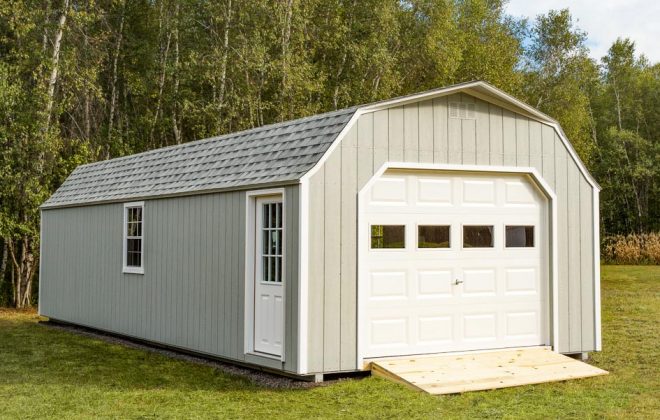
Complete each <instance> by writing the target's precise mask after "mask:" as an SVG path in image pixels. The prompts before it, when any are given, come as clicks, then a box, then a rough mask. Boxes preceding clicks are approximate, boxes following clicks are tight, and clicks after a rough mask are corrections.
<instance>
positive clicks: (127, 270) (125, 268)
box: [121, 201, 147, 274]
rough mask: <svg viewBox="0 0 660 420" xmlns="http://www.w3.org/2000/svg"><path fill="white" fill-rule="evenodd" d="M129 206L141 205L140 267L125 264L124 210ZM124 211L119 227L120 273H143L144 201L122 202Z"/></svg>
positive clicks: (125, 221) (125, 212) (126, 213)
mask: <svg viewBox="0 0 660 420" xmlns="http://www.w3.org/2000/svg"><path fill="white" fill-rule="evenodd" d="M129 207H141V208H142V222H141V223H142V241H141V242H140V253H141V255H140V262H141V266H140V267H129V266H127V265H126V243H127V241H126V223H127V222H128V219H127V217H128V212H127V211H126V209H127V208H129ZM122 211H123V212H124V216H123V224H122V227H121V230H122V256H121V260H122V269H121V271H122V273H124V274H144V262H145V255H144V242H145V237H146V231H145V229H144V226H145V220H146V218H147V217H146V214H145V211H144V201H133V202H130V203H124V208H123V210H122Z"/></svg>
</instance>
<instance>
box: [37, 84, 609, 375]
mask: <svg viewBox="0 0 660 420" xmlns="http://www.w3.org/2000/svg"><path fill="white" fill-rule="evenodd" d="M598 193H599V186H598V184H597V183H596V182H595V181H594V179H593V177H592V176H591V175H590V174H589V172H588V171H587V169H586V168H585V166H584V164H583V163H582V162H581V161H580V159H579V158H578V156H577V154H576V153H575V151H574V149H573V148H572V147H571V145H570V143H569V141H568V139H567V138H566V136H565V135H564V133H563V132H562V130H561V128H560V127H559V125H558V124H557V122H556V121H555V120H553V119H552V118H550V117H548V116H546V115H544V114H542V113H541V112H539V111H537V110H535V109H533V108H532V107H530V106H528V105H526V104H524V103H522V102H520V101H518V100H516V99H514V98H512V97H511V96H509V95H507V94H506V93H504V92H502V91H500V90H498V89H496V88H494V87H492V86H490V85H488V84H486V83H484V82H470V83H464V84H460V85H454V86H450V87H446V88H442V89H437V90H432V91H428V92H423V93H419V94H414V95H409V96H405V97H400V98H395V99H392V100H387V101H382V102H378V103H374V104H369V105H364V106H359V107H354V108H349V109H343V110H339V111H334V112H330V113H326V114H321V115H315V116H312V117H307V118H302V119H298V120H293V121H287V122H283V123H279V124H273V125H268V126H264V127H259V128H255V129H251V130H247V131H243V132H238V133H233V134H228V135H224V136H220V137H214V138H210V139H206V140H200V141H195V142H191V143H187V144H183V145H178V146H172V147H166V148H162V149H157V150H152V151H149V152H145V153H140V154H136V155H132V156H126V157H122V158H118V159H112V160H108V161H103V162H97V163H92V164H88V165H82V166H80V167H78V168H76V169H75V170H74V171H73V173H72V174H71V175H70V176H69V177H68V178H67V180H66V181H65V182H64V184H62V186H61V187H60V188H59V189H58V190H57V191H56V192H55V194H53V196H52V197H51V198H50V199H49V200H48V201H46V203H44V204H43V206H42V209H41V217H42V225H41V226H42V232H41V237H42V241H41V246H42V249H41V269H40V287H39V293H40V298H39V312H40V314H41V315H44V316H47V317H49V318H51V319H55V320H59V321H64V322H69V323H73V324H78V325H82V326H87V327H91V328H95V329H98V330H103V331H108V332H112V333H116V334H121V335H124V336H128V337H134V338H139V339H142V340H147V341H150V342H154V343H158V344H161V345H166V346H171V347H174V348H180V349H185V350H187V351H192V352H197V353H200V354H205V355H209V356H213V357H217V358H221V359H224V360H227V361H232V362H236V363H242V364H249V365H253V366H258V367H263V368H268V369H271V370H276V371H280V372H283V373H287V374H292V375H299V376H310V377H312V376H313V377H315V378H316V379H318V378H321V377H322V375H323V374H324V373H331V372H347V371H356V370H361V369H363V367H364V363H365V360H368V359H370V358H376V357H384V356H394V355H412V354H426V353H440V352H458V351H477V350H489V349H497V348H509V347H525V346H542V345H548V346H552V348H553V349H554V350H555V351H558V352H561V353H586V352H590V351H598V350H600V348H601V338H600V337H601V336H600V273H599V248H598V243H599V237H598V235H599V232H598V218H599V217H598Z"/></svg>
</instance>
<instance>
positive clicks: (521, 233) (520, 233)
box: [506, 226, 534, 248]
mask: <svg viewBox="0 0 660 420" xmlns="http://www.w3.org/2000/svg"><path fill="white" fill-rule="evenodd" d="M506 246H507V248H533V247H534V226H507V227H506Z"/></svg>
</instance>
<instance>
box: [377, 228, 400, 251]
mask: <svg viewBox="0 0 660 420" xmlns="http://www.w3.org/2000/svg"><path fill="white" fill-rule="evenodd" d="M405 247H406V227H405V226H404V225H371V249H397V248H399V249H400V248H405Z"/></svg>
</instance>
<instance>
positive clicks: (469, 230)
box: [463, 226, 493, 248]
mask: <svg viewBox="0 0 660 420" xmlns="http://www.w3.org/2000/svg"><path fill="white" fill-rule="evenodd" d="M492 247H493V226H463V248H492Z"/></svg>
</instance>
